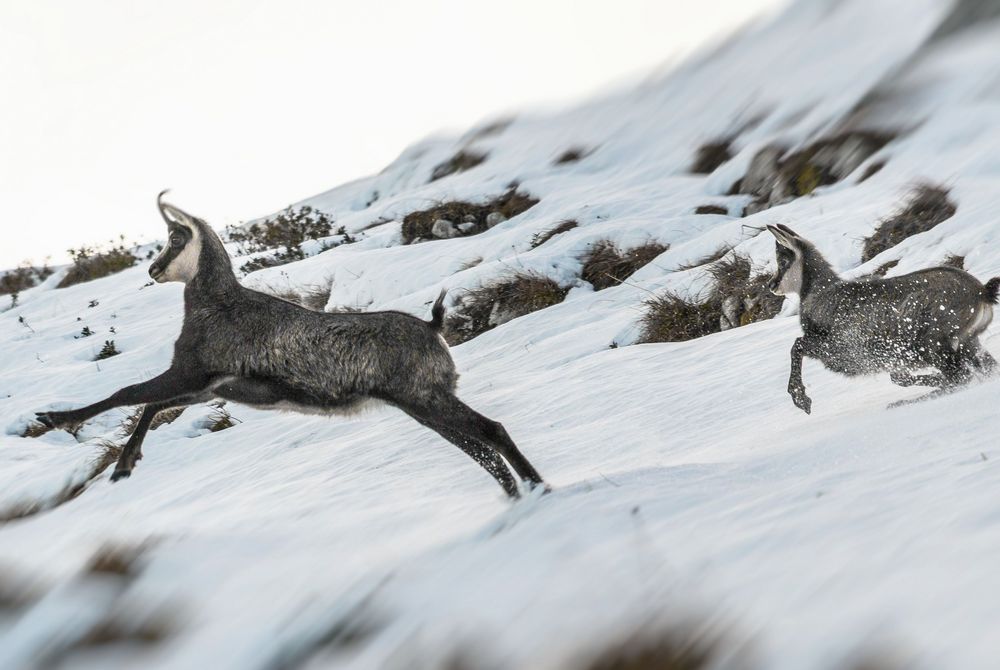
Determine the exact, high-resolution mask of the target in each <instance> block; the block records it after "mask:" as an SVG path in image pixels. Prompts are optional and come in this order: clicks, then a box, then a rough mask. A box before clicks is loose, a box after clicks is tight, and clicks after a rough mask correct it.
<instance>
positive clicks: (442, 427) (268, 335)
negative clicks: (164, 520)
mask: <svg viewBox="0 0 1000 670" xmlns="http://www.w3.org/2000/svg"><path fill="white" fill-rule="evenodd" d="M162 196H163V193H161V194H160V197H159V198H158V199H157V203H158V205H159V207H160V211H161V214H162V216H163V218H164V220H165V221H166V222H167V226H168V228H169V241H168V243H167V245H165V247H164V249H163V251H162V252H161V254H160V255H159V256H158V257H157V258H156V259H155V260H154V261H153V263H152V265H151V267H150V269H149V273H150V276H151V277H153V279H155V280H157V281H160V282H162V281H183V282H184V283H185V284H186V286H185V290H184V325H183V328H182V330H181V334H180V337H179V338H178V340H177V342H176V344H175V346H174V357H173V362H172V363H171V366H170V369H168V370H167V371H166V372H164V373H163V374H161V375H159V376H158V377H155V378H154V379H151V380H150V381H148V382H143V383H140V384H135V385H134V386H129V387H126V388H123V389H121V390H120V391H118V392H116V393H114V394H113V395H111V396H110V397H108V398H106V399H104V400H102V401H100V402H97V403H94V404H93V405H89V406H87V407H83V408H81V409H77V410H72V411H66V412H55V411H52V412H41V413H39V415H38V419H39V420H40V421H41V422H42V423H44V424H46V425H48V426H50V427H66V426H72V425H76V424H79V423H80V422H82V421H85V420H87V419H89V418H91V417H93V416H95V415H97V414H99V413H101V412H105V411H107V410H109V409H112V408H114V407H120V406H123V405H136V404H144V405H146V407H145V409H144V411H143V414H142V416H141V417H140V420H139V421H138V424H137V426H136V429H135V431H134V432H133V434H132V436H131V437H130V439H129V441H128V443H127V444H126V446H125V449H124V450H123V453H122V456H121V458H120V460H119V462H118V465H117V467H116V468H115V472H114V474H113V475H112V479H115V480H117V479H120V478H122V477H128V476H129V475H130V474H131V471H132V469H133V467H134V466H135V463H136V461H138V460H139V459H140V458H142V452H141V445H142V441H143V438H144V437H145V434H146V432H147V430H148V429H149V425H150V423H151V422H152V420H153V417H155V416H156V413H157V412H158V411H160V410H163V409H166V408H168V407H174V406H181V405H188V404H193V403H196V402H204V401H206V400H209V399H212V398H223V399H226V400H232V401H234V402H239V403H244V404H247V405H252V406H256V407H263V408H274V409H289V410H295V411H302V412H312V413H316V412H319V413H326V414H334V413H342V412H349V411H351V410H353V409H357V408H358V407H359V406H360V405H361V404H362V403H364V402H366V401H371V400H376V401H383V402H385V403H388V404H390V405H393V406H395V407H398V408H399V409H401V410H403V411H404V412H406V413H407V414H409V415H410V416H411V417H413V418H414V419H416V420H417V421H419V422H420V423H421V424H423V425H424V426H427V427H428V428H431V429H432V430H434V431H436V432H437V433H439V434H440V435H442V436H443V437H444V438H445V439H447V440H449V441H451V442H452V443H454V444H455V445H456V446H458V447H459V448H461V449H462V450H463V451H465V452H466V453H467V454H469V455H470V456H471V457H472V458H473V459H475V460H476V462H478V463H479V464H480V465H482V466H483V467H484V468H485V469H486V470H487V471H488V472H489V473H490V474H491V475H492V476H493V477H494V478H495V479H496V480H497V481H498V482H499V483H500V485H501V486H502V487H503V489H504V491H506V492H507V494H508V495H510V496H511V497H516V496H518V486H517V482H516V480H515V478H514V477H513V476H512V475H511V472H510V470H509V469H508V467H507V464H505V463H504V459H505V460H506V461H507V463H509V465H510V467H512V468H513V469H514V471H515V472H516V473H517V474H518V476H519V477H520V478H521V479H523V480H524V481H526V482H527V483H528V484H529V485H532V486H534V485H540V484H543V482H542V478H541V476H540V475H539V474H538V472H537V471H536V470H535V469H534V467H532V466H531V464H530V463H529V462H528V460H527V459H526V458H525V457H524V456H523V455H522V454H521V452H520V451H519V450H518V448H517V446H516V445H515V444H514V442H513V441H512V440H511V439H510V437H509V436H508V435H507V432H506V431H505V430H504V428H503V426H502V425H500V424H499V423H497V422H495V421H491V420H490V419H487V418H486V417H484V416H482V415H480V414H478V413H477V412H475V411H473V410H472V409H471V408H469V407H468V406H467V405H465V404H464V403H462V402H461V401H460V400H459V399H458V398H457V397H456V396H455V393H454V392H455V385H456V382H457V380H458V375H457V374H456V372H455V364H454V362H453V361H452V359H451V355H450V353H449V351H448V346H447V344H445V342H444V340H443V339H442V337H441V335H440V331H441V328H442V325H443V321H444V307H443V301H444V293H442V294H441V296H440V297H439V298H438V300H437V302H435V304H434V307H433V309H432V315H433V319H432V320H431V321H430V322H427V321H422V320H420V319H417V318H416V317H414V316H411V315H409V314H404V313H401V312H369V313H349V314H327V313H321V312H315V311H311V310H308V309H305V308H303V307H300V306H299V305H295V304H293V303H290V302H287V301H285V300H282V299H280V298H275V297H273V296H269V295H266V294H263V293H260V292H257V291H253V290H251V289H248V288H245V287H244V286H242V285H241V284H240V283H239V281H238V280H237V278H236V275H235V274H234V273H233V270H232V263H231V261H230V259H229V255H228V253H227V252H226V250H225V247H224V246H223V244H222V241H221V240H220V239H219V237H218V236H217V235H216V234H215V232H214V231H213V230H212V229H211V227H209V226H208V224H206V223H205V222H204V221H202V220H201V219H198V218H195V217H193V216H190V215H188V214H186V213H185V212H183V211H182V210H180V209H178V208H177V207H174V206H172V205H169V204H167V203H164V202H163V201H162Z"/></svg>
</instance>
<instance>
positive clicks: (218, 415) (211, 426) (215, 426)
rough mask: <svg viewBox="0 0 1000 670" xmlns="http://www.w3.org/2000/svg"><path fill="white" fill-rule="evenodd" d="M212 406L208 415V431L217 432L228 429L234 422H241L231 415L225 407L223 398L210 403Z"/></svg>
mask: <svg viewBox="0 0 1000 670" xmlns="http://www.w3.org/2000/svg"><path fill="white" fill-rule="evenodd" d="M212 408H213V409H212V413H211V414H209V416H208V426H207V428H208V432H210V433H218V432H221V431H223V430H228V429H230V428H232V427H233V426H235V425H236V424H238V423H241V422H240V420H239V419H237V418H235V417H233V415H232V414H231V413H230V412H229V410H228V409H227V408H226V401H225V400H220V401H218V402H215V403H212Z"/></svg>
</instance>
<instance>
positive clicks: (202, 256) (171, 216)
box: [149, 191, 234, 284]
mask: <svg viewBox="0 0 1000 670" xmlns="http://www.w3.org/2000/svg"><path fill="white" fill-rule="evenodd" d="M164 193H166V191H162V192H160V194H159V195H158V196H157V198H156V204H157V206H158V207H159V208H160V215H161V216H162V217H163V220H164V221H166V222H167V230H168V236H167V243H166V244H165V245H164V247H163V250H162V251H161V252H160V254H159V255H158V256H157V257H156V259H155V260H154V261H153V263H152V265H150V266H149V276H150V277H152V278H153V280H154V281H157V282H160V283H163V282H169V281H179V282H183V283H185V284H189V283H191V282H193V281H194V280H195V279H196V278H198V277H199V276H201V277H205V278H207V277H208V276H209V275H212V278H213V279H215V280H218V279H220V278H226V277H233V276H234V275H233V271H232V264H231V261H230V260H229V254H228V253H226V249H225V247H224V246H223V245H222V240H220V239H219V236H218V235H216V234H215V231H214V230H212V228H211V227H210V226H209V225H208V224H207V223H205V222H204V221H202V220H201V219H199V218H197V217H194V216H191V215H190V214H188V213H187V212H185V211H184V210H182V209H180V208H178V207H175V206H174V205H171V204H169V203H166V202H163V195H164Z"/></svg>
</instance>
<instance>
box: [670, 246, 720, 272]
mask: <svg viewBox="0 0 1000 670" xmlns="http://www.w3.org/2000/svg"><path fill="white" fill-rule="evenodd" d="M732 250H733V248H732V247H729V246H721V247H719V248H718V249H716V250H715V251H713V252H711V253H709V254H706V255H704V256H702V257H701V258H698V259H695V260H693V261H691V262H690V263H682V264H681V265H679V266H677V272H682V271H684V270H693V269H694V268H700V267H701V266H703V265H708V264H709V263H714V262H716V261H717V260H719V259H720V258H722V257H723V256H725V255H726V254H728V253H729V252H730V251H732Z"/></svg>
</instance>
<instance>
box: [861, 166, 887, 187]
mask: <svg viewBox="0 0 1000 670" xmlns="http://www.w3.org/2000/svg"><path fill="white" fill-rule="evenodd" d="M884 167H885V161H875V162H874V163H871V164H869V165H868V167H866V168H865V171H864V172H862V173H861V176H860V177H858V183H859V184H860V183H861V182H863V181H867V180H868V179H870V178H871V177H874V176H875V175H876V174H878V173H879V171H880V170H881V169H882V168H884Z"/></svg>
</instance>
